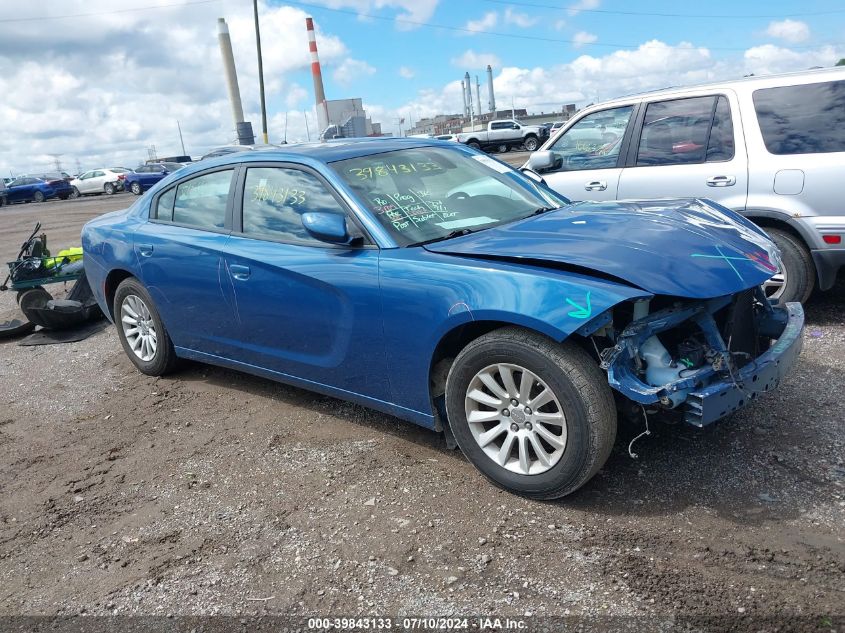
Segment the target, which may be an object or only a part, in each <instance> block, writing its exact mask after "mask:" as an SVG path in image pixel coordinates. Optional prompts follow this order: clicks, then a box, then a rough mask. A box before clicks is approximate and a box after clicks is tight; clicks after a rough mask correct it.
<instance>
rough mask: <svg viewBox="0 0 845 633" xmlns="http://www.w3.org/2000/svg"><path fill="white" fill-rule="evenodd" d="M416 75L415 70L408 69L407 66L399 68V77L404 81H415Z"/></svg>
mask: <svg viewBox="0 0 845 633" xmlns="http://www.w3.org/2000/svg"><path fill="white" fill-rule="evenodd" d="M414 75H416V73H415V72H414V69H413V68H408V67H407V66H402V67H400V68H399V76H400V77H402V79H413V78H414Z"/></svg>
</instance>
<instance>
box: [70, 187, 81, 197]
mask: <svg viewBox="0 0 845 633" xmlns="http://www.w3.org/2000/svg"><path fill="white" fill-rule="evenodd" d="M80 195H81V194H80V193H79V189H77V188H76V187H74V188H73V191H71V192H70V197H71V199H72V200H75V199H76V198H78V197H79V196H80Z"/></svg>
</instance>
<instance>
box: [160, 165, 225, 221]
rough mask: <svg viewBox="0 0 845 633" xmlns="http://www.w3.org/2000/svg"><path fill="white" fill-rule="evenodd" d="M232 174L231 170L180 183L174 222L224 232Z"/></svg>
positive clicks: (175, 201)
mask: <svg viewBox="0 0 845 633" xmlns="http://www.w3.org/2000/svg"><path fill="white" fill-rule="evenodd" d="M232 173H233V171H232V170H231V169H227V170H225V171H215V172H213V173H211V174H205V175H204V176H197V177H196V178H191V179H190V180H186V181H184V182H181V183H179V185H177V187H176V199H175V200H174V202H173V221H174V222H176V223H177V224H187V225H188V226H194V227H197V228H200V229H210V230H219V229H222V228H223V227H224V226H225V224H226V204H227V202H228V200H229V187H230V186H231V183H232ZM162 197H164V196H162ZM159 201H161V198H160V199H159Z"/></svg>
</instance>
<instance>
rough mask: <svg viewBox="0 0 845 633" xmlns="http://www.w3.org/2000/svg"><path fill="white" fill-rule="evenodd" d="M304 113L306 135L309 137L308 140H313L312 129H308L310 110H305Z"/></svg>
mask: <svg viewBox="0 0 845 633" xmlns="http://www.w3.org/2000/svg"><path fill="white" fill-rule="evenodd" d="M302 115H303V116H304V117H305V135H306V136H307V137H308V140H309V141H310V140H311V131H310V130H309V129H308V110H303V111H302Z"/></svg>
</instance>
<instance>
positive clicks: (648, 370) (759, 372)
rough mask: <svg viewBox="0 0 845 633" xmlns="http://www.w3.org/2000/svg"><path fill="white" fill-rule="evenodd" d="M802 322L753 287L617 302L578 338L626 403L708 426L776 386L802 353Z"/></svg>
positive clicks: (793, 310) (795, 311) (796, 311)
mask: <svg viewBox="0 0 845 633" xmlns="http://www.w3.org/2000/svg"><path fill="white" fill-rule="evenodd" d="M803 321H804V316H803V310H802V308H801V305H800V304H797V303H791V304H787V305H786V306H783V307H781V306H774V305H772V304H771V303H770V302H769V301H768V300H767V299H766V297H765V295H764V294H763V292H762V290H761V289H759V288H753V289H749V290H745V291H743V292H739V293H737V294H735V295H730V296H726V297H718V298H715V299H709V300H700V301H697V300H685V299H677V298H671V297H659V296H658V297H654V298H653V299H651V300H641V301H637V302H634V303H627V304H622V305H619V306H617V307H616V308H615V309H614V310H612V311H610V312H608V313H605V314H604V315H602V317H601V318H600V319H596V320H594V321H592V322H591V323H589V324H587V326H585V328H586V330H585V329H584V328H582V330H581V332H580V333H581V334H583V335H585V336H590V337H591V339H592V341H593V344H594V348H595V350H596V353H597V354H598V357H599V360H600V362H601V367H602V368H603V369H605V370H606V371H607V374H608V382H609V384H610V386H611V387H613V388H614V389H615V390H616V391H617V392H618V393H619V394H621V395H622V396H623V397H624V398H627V399H628V400H630V401H631V402H633V403H636V404H638V405H644V406H645V405H649V406H650V407H652V408H657V409H659V410H662V411H665V412H670V411H672V412H675V413H676V414H680V415H681V416H682V417H683V419H684V420H685V421H686V422H688V423H690V424H693V425H695V426H705V425H707V424H710V423H711V422H714V421H715V420H717V419H719V418H721V417H724V416H726V415H728V414H729V413H731V412H733V411H735V410H737V409H739V408H740V407H742V406H744V405H745V404H747V403H748V402H750V401H751V400H753V399H754V398H756V397H757V395H758V394H759V393H762V392H766V391H769V390H771V389H773V388H775V387H776V386H777V384H778V382H779V381H780V377H781V376H782V375H783V374H784V373H785V372H786V371H787V369H788V368H789V367H790V366H791V365H792V363H793V362H794V360H795V358H796V357H797V355H798V353H799V352H800V350H801V329H802V327H803ZM587 330H591V331H587Z"/></svg>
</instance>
